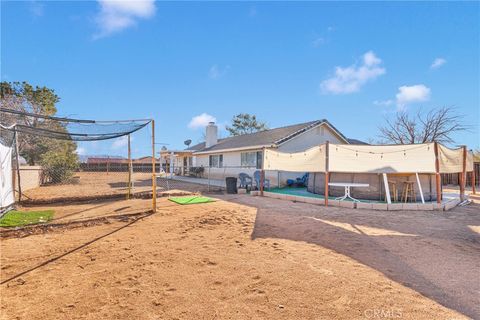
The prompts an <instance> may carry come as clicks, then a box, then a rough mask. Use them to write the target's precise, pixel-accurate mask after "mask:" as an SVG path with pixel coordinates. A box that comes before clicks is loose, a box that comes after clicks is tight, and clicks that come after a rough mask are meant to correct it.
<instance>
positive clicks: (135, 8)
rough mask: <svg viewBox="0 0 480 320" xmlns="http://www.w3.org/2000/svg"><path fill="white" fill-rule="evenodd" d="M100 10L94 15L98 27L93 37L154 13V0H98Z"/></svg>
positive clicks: (120, 28) (106, 34)
mask: <svg viewBox="0 0 480 320" xmlns="http://www.w3.org/2000/svg"><path fill="white" fill-rule="evenodd" d="M98 3H99V4H100V12H99V13H98V15H97V17H96V22H97V24H98V27H99V29H100V30H99V31H98V33H96V34H95V35H94V36H93V37H94V39H99V38H103V37H106V36H109V35H111V34H113V33H116V32H120V31H122V30H123V29H126V28H129V27H132V26H134V25H136V23H137V20H139V19H147V18H150V17H152V16H153V15H154V14H155V1H154V0H98Z"/></svg>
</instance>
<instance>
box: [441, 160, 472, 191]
mask: <svg viewBox="0 0 480 320" xmlns="http://www.w3.org/2000/svg"><path fill="white" fill-rule="evenodd" d="M473 170H474V171H475V185H476V186H480V181H479V180H480V162H475V163H474V164H473ZM458 181H460V173H443V174H442V184H443V185H447V184H450V185H458ZM466 184H467V186H471V185H472V173H471V172H467V183H466Z"/></svg>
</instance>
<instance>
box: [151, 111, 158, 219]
mask: <svg viewBox="0 0 480 320" xmlns="http://www.w3.org/2000/svg"><path fill="white" fill-rule="evenodd" d="M155 167H156V161H155V120H153V119H152V211H153V213H155V212H157V173H156V170H155Z"/></svg>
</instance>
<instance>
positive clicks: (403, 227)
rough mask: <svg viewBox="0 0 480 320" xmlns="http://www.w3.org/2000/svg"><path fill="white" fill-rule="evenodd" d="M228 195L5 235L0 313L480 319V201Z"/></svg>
mask: <svg viewBox="0 0 480 320" xmlns="http://www.w3.org/2000/svg"><path fill="white" fill-rule="evenodd" d="M221 198H222V199H224V200H228V201H218V202H215V203H207V204H200V205H191V206H180V205H177V204H174V203H171V202H169V201H168V200H167V199H165V198H163V199H160V200H159V210H158V213H156V214H153V215H141V216H136V217H133V216H132V217H131V218H128V219H125V220H123V221H122V220H118V219H107V222H106V223H102V224H99V225H92V226H90V227H83V228H71V229H70V228H59V229H53V230H51V231H50V232H48V233H44V234H38V235H29V236H25V237H23V238H9V239H2V241H1V254H2V255H1V281H2V284H1V285H0V290H1V298H2V301H1V309H0V310H1V318H2V319H99V318H101V319H125V318H130V319H191V318H198V319H228V318H230V319H245V318H252V319H386V318H389V319H392V318H397V319H398V318H401V319H463V318H466V316H470V317H474V318H479V317H480V310H479V308H478V304H477V303H476V301H475V300H478V290H479V288H480V287H479V283H478V279H477V276H478V272H477V271H478V270H479V269H478V268H479V267H480V263H479V260H480V258H479V257H480V255H479V252H480V246H479V234H478V232H479V231H478V230H477V231H474V230H475V228H477V227H478V226H479V225H480V221H479V218H478V217H479V215H478V212H479V206H478V205H475V206H469V207H464V208H458V209H455V210H453V211H450V212H446V213H438V212H395V213H391V212H378V211H377V212H373V211H361V210H348V209H344V208H324V207H320V206H314V205H309V204H300V203H292V202H287V201H282V200H276V199H268V198H259V197H250V196H235V197H229V196H222V197H221ZM149 203H150V201H149V200H134V201H117V202H116V203H115V204H107V205H106V206H105V207H99V208H97V209H92V211H95V212H102V211H103V212H105V214H106V215H107V214H108V215H110V214H111V212H107V211H112V210H113V211H114V210H116V209H119V208H122V207H127V206H129V208H128V209H123V210H125V211H127V210H131V211H134V210H136V209H140V210H142V208H146V207H148V205H149ZM109 206H112V207H109ZM68 210H69V209H65V215H67V214H68V213H66V212H67V211H68ZM71 210H74V209H71ZM75 210H77V209H75ZM81 214H82V213H80V215H81ZM93 216H95V217H96V216H97V215H96V214H94V215H93ZM89 217H90V216H86V217H84V218H85V219H87V220H88V218H89ZM59 218H60V219H67V218H66V216H63V218H62V217H60V216H59ZM454 310H457V311H454Z"/></svg>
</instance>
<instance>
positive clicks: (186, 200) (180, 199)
mask: <svg viewBox="0 0 480 320" xmlns="http://www.w3.org/2000/svg"><path fill="white" fill-rule="evenodd" d="M168 200H170V201H173V202H175V203H178V204H197V203H207V202H214V201H215V200H213V199H212V198H207V197H201V196H193V197H172V198H169V199H168Z"/></svg>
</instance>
